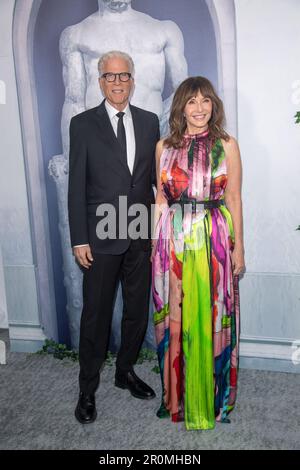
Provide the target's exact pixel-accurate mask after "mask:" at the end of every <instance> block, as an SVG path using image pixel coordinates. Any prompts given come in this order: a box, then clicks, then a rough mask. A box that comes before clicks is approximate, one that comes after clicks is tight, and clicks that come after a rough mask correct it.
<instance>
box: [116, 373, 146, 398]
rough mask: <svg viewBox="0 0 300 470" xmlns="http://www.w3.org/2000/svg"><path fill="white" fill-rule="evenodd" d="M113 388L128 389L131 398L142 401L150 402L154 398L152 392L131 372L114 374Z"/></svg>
mask: <svg viewBox="0 0 300 470" xmlns="http://www.w3.org/2000/svg"><path fill="white" fill-rule="evenodd" d="M115 386H116V387H119V388H123V389H125V388H126V389H128V390H129V391H130V393H131V395H132V396H133V397H135V398H141V399H142V400H151V398H154V397H155V393H154V390H152V388H151V387H149V385H147V384H145V382H143V381H142V380H141V379H140V378H139V377H138V376H137V375H136V374H135V373H134V371H133V370H132V371H130V372H127V373H124V372H116V376H115Z"/></svg>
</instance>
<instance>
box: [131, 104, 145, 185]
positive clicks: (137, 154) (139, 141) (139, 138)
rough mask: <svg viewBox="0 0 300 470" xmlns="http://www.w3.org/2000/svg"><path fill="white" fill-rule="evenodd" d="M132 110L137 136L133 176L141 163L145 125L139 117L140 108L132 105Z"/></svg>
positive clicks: (135, 134)
mask: <svg viewBox="0 0 300 470" xmlns="http://www.w3.org/2000/svg"><path fill="white" fill-rule="evenodd" d="M130 112H131V116H132V121H133V128H134V136H135V158H134V165H133V172H132V176H133V175H134V173H135V171H136V168H137V165H138V163H139V158H140V155H141V145H142V134H143V126H142V123H141V120H140V119H139V113H138V109H137V108H135V107H134V106H131V105H130Z"/></svg>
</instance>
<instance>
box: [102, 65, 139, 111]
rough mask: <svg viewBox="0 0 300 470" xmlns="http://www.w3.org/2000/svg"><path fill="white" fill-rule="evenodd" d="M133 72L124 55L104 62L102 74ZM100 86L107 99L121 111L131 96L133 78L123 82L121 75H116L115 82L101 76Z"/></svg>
mask: <svg viewBox="0 0 300 470" xmlns="http://www.w3.org/2000/svg"><path fill="white" fill-rule="evenodd" d="M122 72H129V73H130V72H131V70H130V66H129V64H128V62H127V61H126V60H125V59H123V58H122V57H114V58H112V59H109V60H107V61H106V62H104V65H103V70H102V75H103V74H104V73H122ZM99 84H100V88H101V90H102V93H103V95H104V96H105V98H106V99H107V101H108V102H109V103H110V104H111V105H112V106H114V107H115V108H116V109H118V110H119V111H122V110H123V109H124V108H125V107H126V105H127V103H128V101H129V97H130V93H131V90H132V87H133V78H130V80H128V82H122V81H121V80H120V77H119V76H116V79H115V81H114V82H108V81H107V80H106V79H105V78H104V77H100V78H99Z"/></svg>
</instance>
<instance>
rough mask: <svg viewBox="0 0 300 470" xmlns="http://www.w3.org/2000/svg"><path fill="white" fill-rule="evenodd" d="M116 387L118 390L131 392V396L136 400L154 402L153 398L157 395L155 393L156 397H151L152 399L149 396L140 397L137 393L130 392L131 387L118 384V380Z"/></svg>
mask: <svg viewBox="0 0 300 470" xmlns="http://www.w3.org/2000/svg"><path fill="white" fill-rule="evenodd" d="M115 386H116V387H118V388H122V389H123V390H125V389H126V390H129V391H130V393H131V395H132V396H133V397H134V398H139V399H140V400H152V399H153V398H155V397H156V395H155V393H154V395H151V396H150V397H147V396H144V397H141V396H140V395H137V394H136V393H134V392H132V391H131V390H130V387H128V385H125V384H122V383H121V382H118V381H117V380H115Z"/></svg>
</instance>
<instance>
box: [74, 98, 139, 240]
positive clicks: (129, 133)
mask: <svg viewBox="0 0 300 470" xmlns="http://www.w3.org/2000/svg"><path fill="white" fill-rule="evenodd" d="M104 104H105V108H106V111H107V114H108V117H109V119H110V122H111V125H112V127H113V130H114V133H115V134H116V137H117V130H118V121H119V118H118V116H117V114H118V112H119V110H118V109H116V108H114V107H113V106H112V105H111V104H109V103H108V101H107V100H105V102H104ZM123 113H125V114H124V116H123V122H124V127H125V134H126V151H127V165H128V168H129V171H130V173H131V174H132V172H133V165H134V159H135V135H134V127H133V121H132V116H131V112H130V107H129V104H127V106H126V108H125V109H123ZM80 246H87V244H84V245H74V247H73V248H76V247H80Z"/></svg>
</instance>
